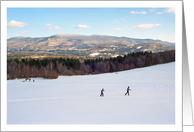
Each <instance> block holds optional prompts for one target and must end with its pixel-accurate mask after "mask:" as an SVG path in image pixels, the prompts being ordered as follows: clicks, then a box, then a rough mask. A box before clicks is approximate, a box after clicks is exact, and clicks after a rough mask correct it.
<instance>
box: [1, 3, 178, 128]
mask: <svg viewBox="0 0 194 132" xmlns="http://www.w3.org/2000/svg"><path fill="white" fill-rule="evenodd" d="M7 7H77V8H78V7H92V8H95V7H113V8H114V7H121V8H123V7H128V8H129V7H175V9H176V14H175V15H176V16H175V19H176V21H175V22H176V24H175V31H176V34H175V43H176V63H175V71H176V72H175V73H176V75H175V80H176V85H175V86H176V88H175V89H176V90H175V102H176V104H175V124H174V125H7V119H6V118H7V109H6V108H7V102H6V101H7V90H6V88H7V83H6V82H7V80H6V63H5V62H6V61H7V60H6V59H7V58H6V56H7V52H6V51H7V47H6V46H7V45H6V43H7V12H6V11H7ZM1 130H2V131H8V130H9V131H16V130H17V131H28V130H30V131H36V130H39V131H92V130H93V131H102V130H103V131H182V1H141V2H140V1H2V2H1Z"/></svg>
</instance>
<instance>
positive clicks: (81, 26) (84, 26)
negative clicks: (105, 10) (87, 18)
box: [75, 24, 91, 28]
mask: <svg viewBox="0 0 194 132" xmlns="http://www.w3.org/2000/svg"><path fill="white" fill-rule="evenodd" d="M75 28H91V27H90V26H87V25H81V24H79V25H77V27H75Z"/></svg>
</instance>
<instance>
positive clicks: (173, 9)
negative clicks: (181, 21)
mask: <svg viewBox="0 0 194 132" xmlns="http://www.w3.org/2000/svg"><path fill="white" fill-rule="evenodd" d="M165 12H166V13H175V8H173V7H172V8H168V9H166V10H165Z"/></svg>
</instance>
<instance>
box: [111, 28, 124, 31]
mask: <svg viewBox="0 0 194 132" xmlns="http://www.w3.org/2000/svg"><path fill="white" fill-rule="evenodd" d="M113 30H115V31H118V30H122V28H114V29H113Z"/></svg>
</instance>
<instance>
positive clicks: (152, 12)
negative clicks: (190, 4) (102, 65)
mask: <svg viewBox="0 0 194 132" xmlns="http://www.w3.org/2000/svg"><path fill="white" fill-rule="evenodd" d="M54 34H81V35H93V34H99V35H111V36H118V37H121V36H125V37H131V38H140V39H144V38H149V39H160V40H163V41H169V42H175V9H174V8H7V38H11V37H16V36H24V37H48V36H52V35H54Z"/></svg>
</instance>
